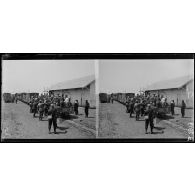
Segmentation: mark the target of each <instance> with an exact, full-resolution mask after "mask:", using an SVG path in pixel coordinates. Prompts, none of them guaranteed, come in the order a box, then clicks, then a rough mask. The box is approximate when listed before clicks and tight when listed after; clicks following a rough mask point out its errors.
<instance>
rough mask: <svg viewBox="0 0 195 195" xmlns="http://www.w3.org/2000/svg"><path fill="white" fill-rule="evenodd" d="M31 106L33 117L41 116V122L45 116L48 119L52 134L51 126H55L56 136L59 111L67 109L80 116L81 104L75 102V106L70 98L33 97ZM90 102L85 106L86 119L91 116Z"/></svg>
mask: <svg viewBox="0 0 195 195" xmlns="http://www.w3.org/2000/svg"><path fill="white" fill-rule="evenodd" d="M28 104H29V106H30V113H33V117H36V114H39V120H42V119H43V116H45V117H47V119H48V129H49V133H51V126H52V124H53V129H54V133H55V134H56V129H57V118H58V117H61V116H60V114H62V113H60V112H59V109H63V108H67V109H73V111H74V113H75V115H78V114H79V112H78V108H79V103H78V100H75V102H74V104H72V103H71V98H70V97H68V96H44V95H41V96H38V97H32V98H31V99H30V101H29V102H28ZM89 107H90V105H89V102H88V100H86V104H85V117H88V114H89V111H88V110H89Z"/></svg>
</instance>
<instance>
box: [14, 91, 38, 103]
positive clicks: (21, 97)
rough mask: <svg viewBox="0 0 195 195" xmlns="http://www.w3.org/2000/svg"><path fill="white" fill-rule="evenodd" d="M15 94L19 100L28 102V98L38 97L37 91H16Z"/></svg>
mask: <svg viewBox="0 0 195 195" xmlns="http://www.w3.org/2000/svg"><path fill="white" fill-rule="evenodd" d="M16 96H17V98H18V100H20V101H21V102H23V103H26V104H28V103H29V101H30V99H32V98H33V97H38V96H39V93H17V94H16Z"/></svg>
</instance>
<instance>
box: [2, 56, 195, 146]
mask: <svg viewBox="0 0 195 195" xmlns="http://www.w3.org/2000/svg"><path fill="white" fill-rule="evenodd" d="M23 55H24V58H23V57H21V55H16V58H15V57H14V54H4V57H3V58H2V61H1V63H2V94H1V141H3V142H6V141H8V142H10V140H11V142H12V141H14V140H19V142H20V141H21V142H22V140H28V142H31V141H32V142H33V141H34V140H36V142H37V140H42V141H43V142H45V141H44V140H48V141H49V140H50V141H51V142H73V141H74V140H80V141H79V142H114V141H117V142H124V141H125V142H140V141H141V142H161V141H162V142H166V141H167V142H194V59H192V58H188V59H177V58H176V57H175V56H174V55H171V57H174V59H171V58H169V59H166V58H164V59H163V58H162V59H159V58H158V59H156V58H155V55H154V54H153V55H150V56H149V57H148V55H145V56H144V57H146V58H143V56H141V55H139V56H138V55H137V56H135V57H136V59H135V58H132V59H131V57H132V55H129V56H128V55H125V56H124V55H122V56H121V59H118V57H120V56H119V55H114V54H113V55H108V56H105V55H103V56H101V55H94V56H93V55H88V56H87V55H86V56H85V55H83V54H82V55H80V54H79V55H64V54H50V55H49V54H36V55H35V54H34V55H33V54H29V55H26V54H23ZM18 56H19V57H18ZM40 56H41V58H40ZM67 56H68V57H69V58H67ZM109 56H111V57H113V59H109ZM116 56H117V58H116ZM101 57H103V58H104V59H101ZM107 57H108V59H105V58H107ZM122 57H130V59H122ZM139 57H141V58H139ZM147 57H148V58H147ZM152 57H154V58H153V59H152ZM165 57H166V56H165ZM184 57H185V56H184ZM39 58H40V59H39ZM81 58H83V59H81ZM59 140H60V141H59ZM67 140H72V141H67ZM90 140H91V141H90ZM163 140H164V141H163ZM48 141H46V142H48ZM38 142H39V141H38ZM40 142H41V141H40ZM74 142H75V141H74Z"/></svg>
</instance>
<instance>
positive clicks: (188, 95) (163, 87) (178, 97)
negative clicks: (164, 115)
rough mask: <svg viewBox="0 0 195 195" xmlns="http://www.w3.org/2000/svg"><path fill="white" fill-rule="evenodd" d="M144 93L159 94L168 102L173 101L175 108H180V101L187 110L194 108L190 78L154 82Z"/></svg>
mask: <svg viewBox="0 0 195 195" xmlns="http://www.w3.org/2000/svg"><path fill="white" fill-rule="evenodd" d="M145 93H150V94H159V95H163V96H164V97H166V98H167V101H168V102H170V101H171V100H174V102H175V104H176V106H181V102H182V100H184V101H185V103H186V106H187V107H188V108H193V107H194V78H193V77H192V76H185V77H179V78H176V79H171V80H166V81H161V82H156V83H154V84H152V85H150V86H148V87H147V88H146V89H145Z"/></svg>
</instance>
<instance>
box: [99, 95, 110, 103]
mask: <svg viewBox="0 0 195 195" xmlns="http://www.w3.org/2000/svg"><path fill="white" fill-rule="evenodd" d="M99 98H100V102H101V103H107V102H108V94H107V93H100V94H99Z"/></svg>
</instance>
